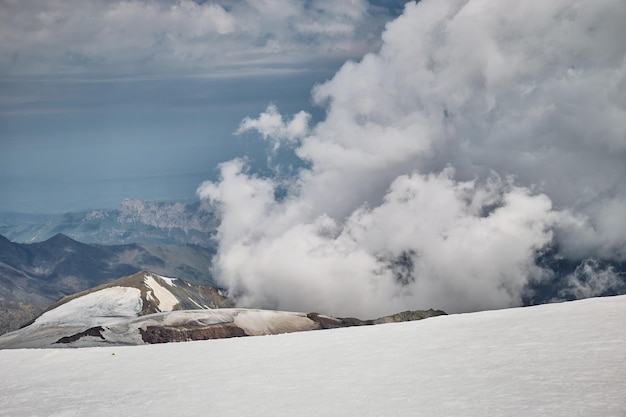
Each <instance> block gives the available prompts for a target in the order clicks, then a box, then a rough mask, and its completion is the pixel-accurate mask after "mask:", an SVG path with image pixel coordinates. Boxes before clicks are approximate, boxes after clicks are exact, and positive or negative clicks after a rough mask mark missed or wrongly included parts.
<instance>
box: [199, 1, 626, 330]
mask: <svg viewBox="0 0 626 417" xmlns="http://www.w3.org/2000/svg"><path fill="white" fill-rule="evenodd" d="M624 21H626V3H624V2H623V1H621V0H599V1H596V0H554V1H550V2H545V1H542V0H527V1H523V2H520V1H517V0H423V1H421V2H419V3H408V4H407V5H406V8H405V10H404V11H403V13H402V15H401V16H399V17H398V18H397V19H395V20H394V21H392V22H391V23H389V24H388V25H387V26H386V29H385V31H384V32H383V34H382V36H381V39H382V45H381V47H380V50H379V51H376V52H373V53H370V54H367V55H365V56H364V57H363V59H361V60H359V61H352V62H348V63H346V64H345V65H343V66H342V67H341V69H340V70H339V71H338V72H337V73H336V74H335V75H334V76H333V78H332V79H330V80H329V81H327V82H325V83H322V84H319V85H316V86H315V87H314V89H313V90H312V94H311V97H312V100H313V102H314V103H317V104H318V105H320V106H324V107H325V109H326V113H325V114H324V117H323V119H322V120H319V121H316V120H313V119H312V116H311V117H309V116H307V114H306V112H304V113H302V112H297V113H289V112H285V111H282V112H281V110H280V109H278V110H277V109H276V108H275V107H273V106H271V105H270V106H268V107H267V109H266V110H265V111H264V112H263V113H261V114H259V115H258V116H256V117H249V118H247V119H244V121H243V122H242V123H241V124H240V128H239V131H241V132H255V131H256V132H257V134H258V135H259V136H260V137H262V138H263V139H264V140H266V141H267V142H268V143H269V144H270V145H271V146H272V149H276V150H277V151H276V152H278V150H280V149H291V150H292V151H293V152H294V153H295V154H296V155H297V156H298V157H299V158H300V159H302V160H303V161H306V163H307V166H306V168H304V169H301V170H299V171H298V172H297V173H296V174H295V175H293V176H292V177H287V178H286V177H261V176H258V175H255V174H254V173H253V172H251V171H250V168H249V163H248V162H247V161H246V160H245V158H237V159H234V160H232V161H229V162H227V163H224V164H222V165H221V168H220V169H221V175H220V179H219V180H218V181H206V182H204V183H203V184H202V186H201V187H200V188H199V190H198V194H199V196H200V197H201V198H203V199H205V200H206V201H209V202H211V203H212V204H214V205H216V207H218V208H219V209H220V210H221V214H222V221H221V224H220V226H219V229H218V235H217V237H218V240H219V251H218V254H217V257H216V258H215V260H214V266H215V271H214V275H215V276H216V278H217V280H218V282H220V283H221V284H222V285H223V286H224V287H226V288H229V290H230V294H231V296H233V297H235V298H236V299H237V300H238V304H239V305H241V306H263V307H265V308H277V309H281V310H291V309H296V310H299V311H302V310H304V311H311V310H313V311H323V312H325V313H327V314H333V315H339V316H346V315H356V316H357V317H368V316H371V317H376V316H382V315H385V314H391V313H393V312H396V311H402V310H410V309H415V308H421V309H424V308H429V307H432V308H439V309H443V310H445V311H447V312H463V311H476V310H482V309H492V308H504V307H510V306H514V305H521V304H522V303H523V302H531V303H532V300H533V299H534V297H535V295H536V294H534V293H533V289H532V288H537V286H538V285H540V284H542V283H552V284H551V285H552V286H553V288H558V289H559V290H558V291H559V293H558V294H557V295H556V296H555V299H567V298H570V297H574V298H578V297H580V296H587V297H589V296H594V295H602V294H607V293H612V292H613V293H614V292H620V291H624V290H626V280H625V278H626V93H625V92H626V58H625V57H626V43H624V42H623V40H624V39H626V26H624V24H623V22H624ZM277 196H278V197H279V198H277ZM564 266H568V267H567V268H564ZM524 300H526V301H524Z"/></svg>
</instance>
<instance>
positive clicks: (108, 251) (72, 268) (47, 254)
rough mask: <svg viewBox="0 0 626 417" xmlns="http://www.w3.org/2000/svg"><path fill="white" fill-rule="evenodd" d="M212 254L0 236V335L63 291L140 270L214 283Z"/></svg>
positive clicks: (188, 247) (194, 248) (62, 237)
mask: <svg viewBox="0 0 626 417" xmlns="http://www.w3.org/2000/svg"><path fill="white" fill-rule="evenodd" d="M212 256H213V252H212V251H211V250H209V249H206V248H203V247H200V246H196V245H184V246H150V245H140V244H129V245H110V246H107V245H93V244H86V243H82V242H78V241H75V240H73V239H71V238H70V237H68V236H65V235H63V234H56V235H54V236H53V237H51V238H50V239H48V240H46V241H44V242H36V243H30V244H23V243H15V242H11V241H10V240H9V239H8V238H6V237H4V236H1V235H0V334H1V333H4V332H6V331H9V330H13V329H16V328H19V327H20V326H21V325H23V324H24V323H27V322H29V321H30V320H32V319H33V318H34V317H36V315H37V314H38V313H40V312H42V311H43V310H44V309H45V308H46V307H48V306H49V305H50V304H52V303H54V302H55V301H57V300H58V299H59V298H61V297H63V296H67V295H70V294H74V293H76V292H79V291H83V290H87V289H89V288H92V287H94V286H97V285H100V284H103V283H106V282H109V281H112V280H115V279H117V278H119V277H123V276H128V275H132V274H134V273H136V272H138V271H141V270H150V271H153V272H154V273H157V274H161V275H164V276H176V277H180V278H182V279H184V280H186V281H189V282H191V283H194V284H208V285H212V284H213V281H212V277H211V274H210V267H211V260H212Z"/></svg>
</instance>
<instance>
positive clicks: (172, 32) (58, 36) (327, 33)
mask: <svg viewBox="0 0 626 417" xmlns="http://www.w3.org/2000/svg"><path fill="white" fill-rule="evenodd" d="M1 7H2V13H0V39H1V41H0V72H1V73H2V74H3V75H4V76H5V77H6V76H13V77H19V76H24V75H30V76H38V77H41V76H47V77H49V76H57V77H58V76H68V75H72V76H76V75H81V76H83V77H87V76H100V77H103V76H108V77H113V76H115V77H120V76H128V75H133V76H141V75H143V76H146V75H159V76H173V75H176V76H181V75H198V74H202V75H206V74H210V75H216V74H219V75H221V76H233V75H237V74H241V73H246V74H247V73H263V72H265V73H267V72H276V71H285V70H292V71H293V70H301V69H303V68H305V69H310V68H311V67H315V68H319V67H320V66H324V61H328V60H345V59H347V58H352V57H357V56H359V55H361V54H363V53H365V52H367V51H371V50H372V48H376V47H377V46H378V43H377V42H376V41H375V40H376V39H378V37H379V34H380V32H381V30H382V28H383V26H384V24H385V22H386V21H388V20H389V18H390V15H389V13H390V12H389V10H387V9H386V8H381V7H374V6H371V5H369V4H368V3H367V2H366V1H365V0H351V1H343V2H330V1H328V0H314V1H310V2H301V1H293V0H265V1H258V0H217V1H207V2H196V1H192V0H175V1H174V0H172V1H164V0H163V1H150V0H130V1H118V0H116V1H91V2H84V1H78V0H69V1H39V0H37V1H32V2H27V3H24V2H12V1H4V2H3V4H2V6H1Z"/></svg>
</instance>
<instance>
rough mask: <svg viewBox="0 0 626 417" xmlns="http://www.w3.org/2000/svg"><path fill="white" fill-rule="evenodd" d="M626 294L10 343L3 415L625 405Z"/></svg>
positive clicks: (472, 416) (388, 412)
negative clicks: (41, 344) (210, 331)
mask: <svg viewBox="0 0 626 417" xmlns="http://www.w3.org/2000/svg"><path fill="white" fill-rule="evenodd" d="M624 317H626V296H618V297H605V298H593V299H587V300H582V301H574V302H566V303H560V304H547V305H540V306H535V307H525V308H514V309H508V310H498V311H485V312H479V313H471V314H453V315H449V316H441V317H435V318H432V319H428V320H422V321H417V322H405V323H395V324H385V325H380V326H363V327H351V328H344V329H335V330H325V331H315V332H299V333H291V334H281V335H274V336H265V337H244V338H231V339H222V340H208V341H198V342H193V343H167V344H160V345H145V346H129V347H120V346H117V347H114V346H106V347H96V348H89V349H14V350H13V349H10V350H0V369H2V376H3V377H2V378H0V392H2V413H1V414H2V415H7V416H16V417H19V416H35V415H37V416H44V415H45V416H52V415H54V416H86V415H88V416H93V417H100V416H102V417H104V416H111V415H120V416H140V415H146V414H149V415H151V416H154V417H170V416H199V415H207V414H211V415H213V414H215V415H219V416H223V417H231V416H251V415H254V416H274V417H287V416H302V417H309V416H346V415H357V416H361V417H370V416H448V417H483V416H494V415H495V416H551V417H570V416H615V417H617V416H624V415H626V401H625V400H624V392H626V378H625V377H624V375H626V361H625V360H624V357H626V332H624V331H622V329H623V323H624Z"/></svg>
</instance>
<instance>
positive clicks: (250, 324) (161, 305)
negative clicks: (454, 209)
mask: <svg viewBox="0 0 626 417" xmlns="http://www.w3.org/2000/svg"><path fill="white" fill-rule="evenodd" d="M224 307H232V304H231V303H230V302H229V301H228V300H227V299H226V298H224V297H223V296H222V295H221V294H220V292H219V291H218V290H216V289H215V288H212V287H208V286H196V285H192V284H189V283H187V282H185V281H183V280H180V279H172V278H166V277H162V276H159V275H156V274H153V273H150V272H146V271H143V272H139V273H137V274H134V275H131V276H128V277H124V278H120V279H118V280H115V281H113V282H110V283H107V284H105V285H101V286H98V287H96V288H93V289H90V290H88V291H83V292H80V293H77V294H74V295H72V296H68V297H64V298H62V299H61V300H59V301H58V302H57V303H55V304H53V305H52V306H50V308H49V309H48V310H47V311H46V312H44V313H43V314H42V315H41V316H39V317H38V318H37V319H36V320H34V321H33V323H31V324H30V325H28V326H26V327H24V328H21V329H19V330H16V331H13V332H10V333H7V334H5V335H3V336H0V349H3V348H4V349H6V348H41V347H55V346H56V347H58V346H69V347H79V346H103V345H104V346H116V345H138V344H153V343H167V342H182V341H190V340H206V339H222V338H230V337H239V336H258V335H268V334H277V333H291V332H298V331H308V330H320V329H333V328H339V327H351V326H363V325H372V324H381V323H389V322H397V321H407V320H421V319H424V318H427V317H433V316H437V315H443V314H445V313H444V312H442V311H435V310H428V311H419V312H405V313H403V314H400V315H394V316H389V317H383V318H380V319H377V320H359V319H356V318H336V317H330V316H324V315H320V314H317V313H309V314H306V313H295V312H285V311H270V310H254V309H242V308H224Z"/></svg>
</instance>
